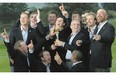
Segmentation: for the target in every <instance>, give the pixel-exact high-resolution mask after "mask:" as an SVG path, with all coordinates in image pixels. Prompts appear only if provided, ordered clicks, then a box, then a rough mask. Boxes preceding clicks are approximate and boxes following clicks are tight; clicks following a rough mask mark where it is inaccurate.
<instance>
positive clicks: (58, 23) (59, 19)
mask: <svg viewBox="0 0 116 75" xmlns="http://www.w3.org/2000/svg"><path fill="white" fill-rule="evenodd" d="M56 25H58V26H60V27H63V26H64V20H63V18H61V17H59V18H57V20H56Z"/></svg>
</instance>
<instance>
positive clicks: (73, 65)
mask: <svg viewBox="0 0 116 75" xmlns="http://www.w3.org/2000/svg"><path fill="white" fill-rule="evenodd" d="M79 63H82V61H77V62H76V63H73V65H72V66H74V65H76V64H79Z"/></svg>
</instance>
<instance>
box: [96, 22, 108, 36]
mask: <svg viewBox="0 0 116 75" xmlns="http://www.w3.org/2000/svg"><path fill="white" fill-rule="evenodd" d="M106 23H107V21H104V22H103V23H102V24H99V25H98V31H97V34H98V33H99V32H100V30H101V29H102V27H103V26H104V25H105V24H106Z"/></svg>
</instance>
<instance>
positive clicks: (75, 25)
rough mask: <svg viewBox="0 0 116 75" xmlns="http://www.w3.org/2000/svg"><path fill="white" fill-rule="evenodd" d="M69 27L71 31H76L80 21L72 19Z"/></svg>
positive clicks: (78, 28)
mask: <svg viewBox="0 0 116 75" xmlns="http://www.w3.org/2000/svg"><path fill="white" fill-rule="evenodd" d="M70 28H71V29H72V31H73V32H78V31H79V30H80V22H79V21H77V20H74V21H72V22H71V26H70Z"/></svg>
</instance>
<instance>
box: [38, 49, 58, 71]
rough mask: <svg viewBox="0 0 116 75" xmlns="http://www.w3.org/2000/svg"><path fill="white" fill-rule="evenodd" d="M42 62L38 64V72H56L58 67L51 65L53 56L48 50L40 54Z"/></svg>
mask: <svg viewBox="0 0 116 75" xmlns="http://www.w3.org/2000/svg"><path fill="white" fill-rule="evenodd" d="M39 57H40V58H41V62H38V72H56V71H58V70H57V67H56V66H55V65H53V64H52V63H51V55H50V52H49V51H47V50H43V51H41V53H39Z"/></svg>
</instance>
